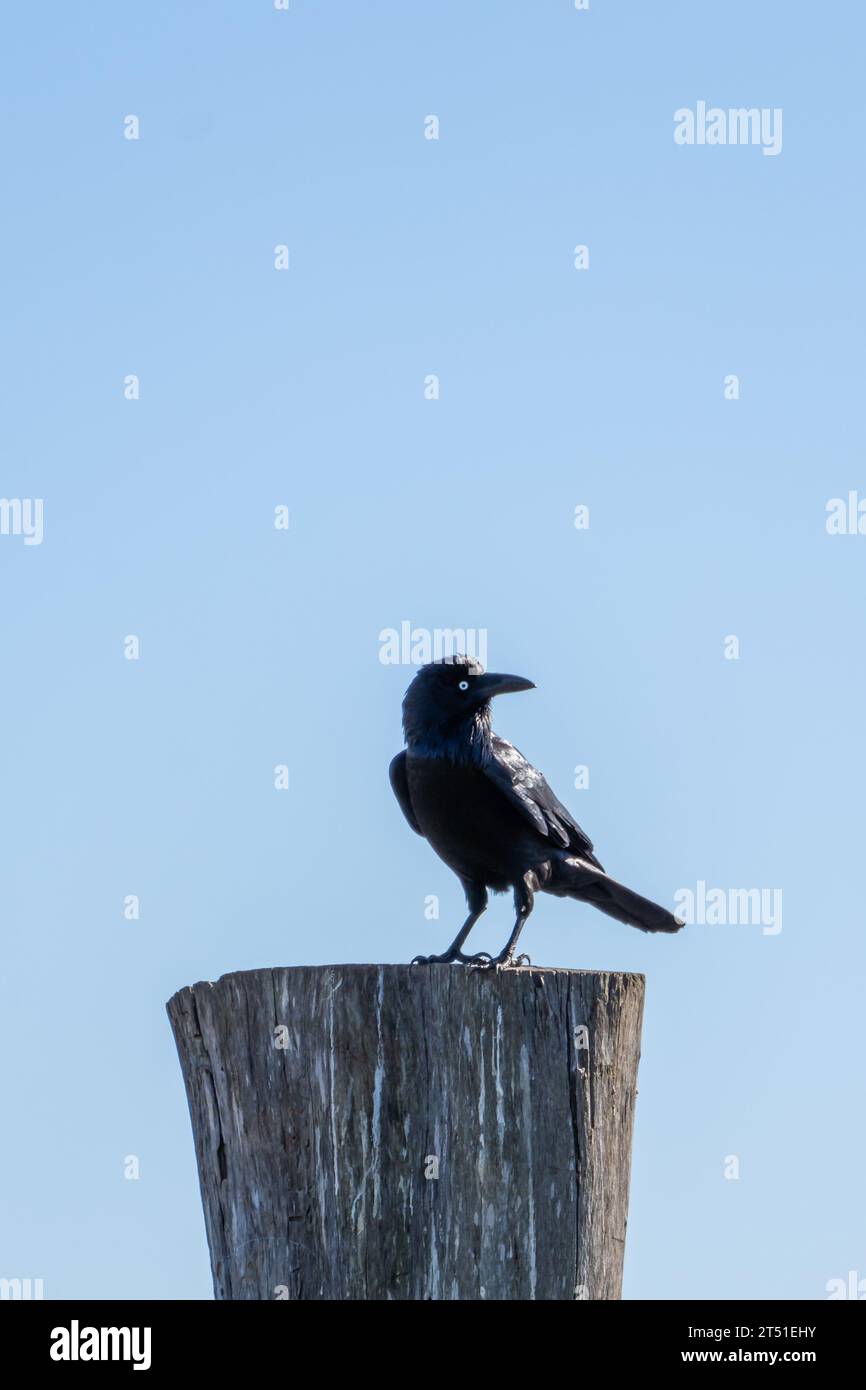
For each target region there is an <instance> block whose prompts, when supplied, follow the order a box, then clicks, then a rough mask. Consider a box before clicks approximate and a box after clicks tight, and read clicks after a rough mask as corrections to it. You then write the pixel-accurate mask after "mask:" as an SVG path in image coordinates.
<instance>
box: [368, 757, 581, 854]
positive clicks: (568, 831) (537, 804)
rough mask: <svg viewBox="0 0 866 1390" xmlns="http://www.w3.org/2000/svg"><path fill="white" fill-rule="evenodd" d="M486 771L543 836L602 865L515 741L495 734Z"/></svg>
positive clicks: (577, 827) (565, 809)
mask: <svg viewBox="0 0 866 1390" xmlns="http://www.w3.org/2000/svg"><path fill="white" fill-rule="evenodd" d="M391 766H392V767H393V763H392V764H391ZM484 771H485V773H486V775H487V776H488V777H489V778H490V780H491V781H492V782H494V783H495V785H496V786H497V787H498V788H499V790H500V791H501V792H503V793H504V794H505V796H506V797H507V798H508V800H509V801H510V802H511V804H512V806H515V807H516V808H517V810H518V811H520V812H521V813H522V814H523V815H524V816H525V817H526V819H527V820H528V821H529V823H530V824H531V825H532V826H534V827H535V829H536V830H537V831H538V833H539V834H540V835H544V836H545V838H546V839H549V840H550V841H551V843H552V844H555V845H559V846H560V847H561V848H562V849H571V850H574V852H575V854H578V855H580V857H581V858H582V859H586V860H587V861H588V862H589V863H590V864H594V865H595V866H596V868H598V869H601V868H602V866H601V864H600V863H599V862H598V860H597V859H596V857H595V855H594V854H593V850H592V840H591V839H590V838H589V836H588V835H587V834H586V832H585V831H583V830H581V828H580V826H579V825H578V823H577V821H576V820H575V819H574V817H573V816H572V814H571V812H570V811H569V810H568V809H567V808H566V807H565V806H563V804H562V802H561V801H560V800H559V799H558V798H557V797H556V796H554V794H553V792H552V791H551V789H550V787H549V786H548V785H547V782H546V781H545V779H544V777H543V776H542V774H541V773H540V772H539V771H538V769H537V768H535V767H533V766H532V763H529V762H527V761H526V759H525V758H524V756H523V754H522V753H521V752H520V751H519V750H518V749H517V748H515V747H514V744H513V743H509V742H508V741H507V739H504V738H499V736H498V735H496V734H494V736H493V757H492V758H491V759H490V761H489V762H487V763H485V765H484ZM404 776H405V773H404ZM602 872H603V870H602Z"/></svg>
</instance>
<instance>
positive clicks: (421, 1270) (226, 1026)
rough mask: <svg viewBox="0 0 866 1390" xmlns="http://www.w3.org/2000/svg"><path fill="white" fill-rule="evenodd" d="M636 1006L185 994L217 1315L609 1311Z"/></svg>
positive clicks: (617, 1267) (481, 977) (453, 982)
mask: <svg viewBox="0 0 866 1390" xmlns="http://www.w3.org/2000/svg"><path fill="white" fill-rule="evenodd" d="M643 999H644V977H643V976H642V975H631V974H612V973H597V972H591V971H584V970H543V969H535V968H533V967H524V968H520V969H512V970H500V971H485V970H476V969H469V968H466V967H461V966H453V965H418V966H407V965H328V966H297V967H294V968H287V969H273V970H250V971H244V972H241V973H238V974H233V975H225V976H223V978H222V979H220V980H218V981H217V982H216V983H215V984H207V983H202V984H197V985H193V986H192V987H188V988H185V989H182V990H180V991H179V992H178V993H177V994H175V995H174V997H173V998H172V999H171V1000H170V1001H169V1003H168V1006H167V1007H168V1014H169V1018H170V1020H171V1025H172V1028H173V1030H174V1035H175V1040H176V1042H177V1048H178V1053H179V1055H180V1062H181V1067H182V1069H183V1076H184V1081H185V1083H186V1090H187V1097H188V1099H189V1108H190V1115H191V1117H192V1128H193V1134H194V1138H195V1147H196V1155H197V1159H198V1170H199V1179H200V1184H201V1195H202V1202H203V1205H204V1215H205V1225H206V1228H207V1238H208V1244H209V1246H210V1256H211V1268H212V1272H213V1282H214V1293H215V1296H216V1298H218V1299H274V1298H277V1299H279V1298H289V1299H575V1298H578V1299H582V1298H589V1299H615V1298H619V1297H620V1290H621V1281H622V1264H623V1254H624V1242H625V1231H626V1216H627V1209H628V1188H629V1169H630V1162H631V1137H632V1123H633V1118H634V1105H635V1095H636V1091H637V1068H638V1060H639V1057H640V1033H641V1019H642V1014H643Z"/></svg>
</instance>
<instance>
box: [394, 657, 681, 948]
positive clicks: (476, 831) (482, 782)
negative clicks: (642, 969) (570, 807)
mask: <svg viewBox="0 0 866 1390" xmlns="http://www.w3.org/2000/svg"><path fill="white" fill-rule="evenodd" d="M534 688H535V687H534V685H533V682H532V681H527V680H524V679H523V678H522V677H521V676H501V675H492V674H487V675H486V674H485V672H484V668H483V666H481V665H480V664H479V662H477V661H476V660H475V659H474V657H469V656H449V657H446V658H444V660H442V661H432V662H430V663H429V665H427V666H422V667H421V669H420V671H419V672H418V674H417V675H416V676H415V679H414V680H413V681H412V684H411V685H410V686H409V689H408V690H407V691H406V697H405V699H404V701H403V732H404V734H405V736H406V750H405V751H404V752H403V753H398V754H397V756H396V758H395V759H394V760H393V762H392V763H391V767H390V777H391V786H392V787H393V789H394V794H395V796H396V797H397V800H398V801H399V803H400V806H401V807H402V810H403V814H404V815H405V817H406V819H407V821H408V822H409V824H410V825H411V827H412V829H413V830H415V831H417V833H418V834H419V835H423V836H424V837H425V838H426V839H427V840H429V842H430V844H431V845H432V846H433V848H434V850H435V851H436V853H437V854H438V855H439V857H440V859H444V861H445V863H446V864H447V865H448V866H449V868H451V869H453V870H454V872H455V873H456V874H457V877H458V878H459V879H460V882H461V883H462V884H463V889H464V891H465V893H466V902H467V904H468V906H469V916H468V917H467V918H466V921H465V922H464V923H463V926H462V927H461V928H460V930H459V932H458V933H457V936H456V937H455V938H454V940H453V941H452V943H451V945H450V946H449V948H448V950H447V951H446V952H445V954H444V955H443V956H416V957H415V961H413V964H425V965H428V964H432V963H433V962H439V961H443V962H445V961H462V962H463V963H464V964H473V965H513V964H515V963H517V964H519V963H520V960H523V959H524V958H523V957H520V959H519V960H518V961H517V962H515V959H514V948H515V946H516V945H517V938H518V936H519V935H520V932H521V930H522V928H523V926H524V924H525V922H526V919H527V917H528V916H529V914H530V912H531V911H532V904H533V895H534V894H535V893H536V892H538V891H541V892H543V893H555V894H556V895H557V897H560V898H577V899H578V900H579V901H580V902H587V903H592V905H593V907H597V908H600V909H601V911H602V912H606V913H607V914H608V916H610V917H615V918H616V919H617V921H619V922H626V923H628V925H629V926H632V927H640V929H641V930H642V931H664V932H675V931H679V929H680V927H681V926H683V923H682V922H681V921H680V920H679V919H678V918H676V917H674V916H673V914H672V913H670V912H668V911H667V910H666V908H663V907H658V906H657V905H656V904H655V903H652V902H650V901H649V899H647V898H642V897H641V896H640V895H639V894H638V893H633V892H632V891H631V889H630V888H626V887H625V886H624V885H623V884H622V883H617V881H616V879H614V878H610V877H609V876H608V875H607V874H606V873H605V871H604V869H603V868H602V865H601V864H600V863H599V861H598V859H597V858H596V856H595V853H594V851H593V847H592V841H591V840H590V839H589V837H588V836H587V835H586V834H585V833H584V832H583V831H582V830H581V828H580V826H579V825H578V824H577V821H576V820H575V819H574V817H573V816H572V815H571V814H570V812H568V811H567V810H566V808H565V807H564V806H563V805H562V802H561V801H558V800H557V798H556V797H555V796H554V794H553V792H552V791H551V790H550V787H549V786H548V785H547V782H546V781H545V780H544V778H543V777H542V775H541V773H540V772H538V771H537V769H536V768H534V767H533V766H532V764H531V763H528V762H527V761H526V759H525V758H524V757H523V755H522V753H519V752H518V751H517V749H516V748H515V747H514V746H513V744H511V743H507V742H506V740H505V739H504V738H500V737H499V736H498V734H494V733H493V731H492V729H491V725H490V701H491V699H492V698H493V696H494V695H505V694H507V693H508V692H510V691H516V690H534ZM488 888H492V889H493V891H494V892H501V891H503V890H504V889H506V888H511V889H513V892H514V906H515V908H516V910H517V920H516V922H515V923H514V930H513V931H512V933H511V936H510V937H509V938H508V941H507V942H506V944H505V946H504V947H503V949H502V950H501V951H500V953H499V955H498V956H495V957H493V958H491V957H490V956H489V955H487V954H486V953H483V952H482V953H481V954H480V955H476V956H465V955H463V952H462V950H461V947H462V946H463V943H464V941H465V940H466V938H467V936H468V935H469V933H470V931H471V930H472V928H473V927H474V925H475V923H476V922H477V921H478V918H479V917H480V916H481V914H482V912H483V911H484V910H485V908H486V907H487V890H488Z"/></svg>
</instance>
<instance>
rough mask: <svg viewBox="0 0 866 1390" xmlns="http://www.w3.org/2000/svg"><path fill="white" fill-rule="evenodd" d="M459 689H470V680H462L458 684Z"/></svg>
mask: <svg viewBox="0 0 866 1390" xmlns="http://www.w3.org/2000/svg"><path fill="white" fill-rule="evenodd" d="M457 689H458V690H468V689H469V682H468V681H460V683H459V685H458V686H457Z"/></svg>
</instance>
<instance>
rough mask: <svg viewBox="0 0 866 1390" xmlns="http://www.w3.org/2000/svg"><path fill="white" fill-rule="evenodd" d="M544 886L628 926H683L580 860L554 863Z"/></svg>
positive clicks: (644, 928)
mask: <svg viewBox="0 0 866 1390" xmlns="http://www.w3.org/2000/svg"><path fill="white" fill-rule="evenodd" d="M546 886H547V891H548V892H550V893H558V894H559V895H560V896H562V897H568V898H577V899H578V900H579V901H580V902H586V903H592V906H593V907H597V908H598V909H599V911H601V912H606V913H607V915H608V917H615V918H616V920H617V921H618V922H625V923H626V924H627V925H628V926H630V927H639V928H640V930H641V931H666V932H675V931H679V930H680V928H681V927H682V926H684V925H685V923H683V922H681V921H680V919H679V918H678V917H675V916H674V915H673V913H672V912H668V910H667V908H665V907H659V905H658V903H653V902H650V900H649V898H642V897H641V895H640V893H633V892H632V890H631V889H630V888H626V886H625V884H624V883H618V882H617V880H616V879H615V878H611V877H610V875H609V874H606V873H600V872H599V870H598V869H595V868H594V867H593V866H592V865H591V864H588V863H587V862H586V860H583V859H577V858H571V857H568V858H563V859H561V860H560V861H559V863H558V864H556V865H555V869H554V876H553V879H552V881H551V883H550V884H548V885H546Z"/></svg>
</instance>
